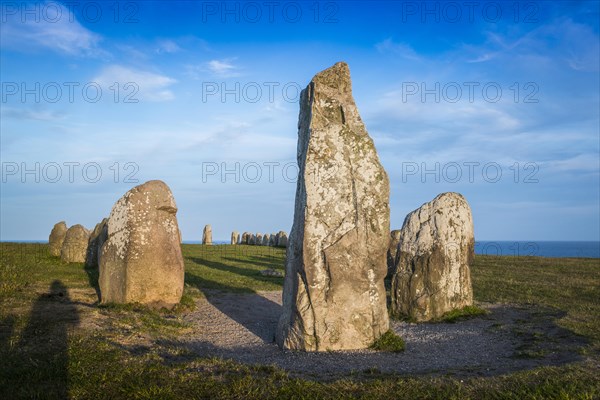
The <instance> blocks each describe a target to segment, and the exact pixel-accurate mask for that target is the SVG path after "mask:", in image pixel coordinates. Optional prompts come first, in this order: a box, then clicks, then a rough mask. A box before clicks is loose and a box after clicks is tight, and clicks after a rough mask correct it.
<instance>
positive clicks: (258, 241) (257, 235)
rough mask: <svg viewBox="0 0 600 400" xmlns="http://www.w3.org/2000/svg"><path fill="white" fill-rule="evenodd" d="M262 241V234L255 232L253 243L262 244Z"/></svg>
mask: <svg viewBox="0 0 600 400" xmlns="http://www.w3.org/2000/svg"><path fill="white" fill-rule="evenodd" d="M262 241H263V235H262V233H257V234H256V240H255V242H254V244H255V245H257V246H262Z"/></svg>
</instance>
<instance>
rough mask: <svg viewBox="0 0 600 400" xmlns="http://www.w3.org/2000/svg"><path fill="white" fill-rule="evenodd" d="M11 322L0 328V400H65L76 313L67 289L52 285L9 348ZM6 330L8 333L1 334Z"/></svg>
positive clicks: (5, 322) (77, 317)
mask: <svg viewBox="0 0 600 400" xmlns="http://www.w3.org/2000/svg"><path fill="white" fill-rule="evenodd" d="M14 323H15V321H14V320H13V321H12V323H11V319H10V317H9V319H8V320H7V321H3V322H2V323H1V324H0V328H1V329H2V332H1V334H0V338H1V339H0V340H1V342H2V343H0V344H1V347H0V359H2V364H1V365H0V382H6V383H8V384H5V385H0V398H2V399H16V398H46V399H67V398H69V390H68V389H69V388H68V383H69V376H68V375H69V373H68V371H69V330H70V329H71V328H72V327H75V326H76V325H78V323H79V312H78V311H77V308H76V305H75V304H74V303H73V302H71V300H70V298H69V294H68V292H67V288H66V287H65V286H64V285H63V283H62V282H60V281H58V280H57V281H54V282H52V284H51V285H50V288H49V290H48V292H47V293H43V294H41V295H40V296H39V297H38V298H37V300H36V301H35V303H34V304H33V308H32V309H31V314H30V315H29V320H28V322H27V326H26V327H25V328H24V329H23V331H22V332H21V335H20V340H19V342H18V343H17V344H16V345H15V346H14V347H12V346H10V345H9V340H10V337H11V336H12V334H13V332H11V331H12V329H13V328H14ZM5 330H10V331H5Z"/></svg>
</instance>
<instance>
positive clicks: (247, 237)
mask: <svg viewBox="0 0 600 400" xmlns="http://www.w3.org/2000/svg"><path fill="white" fill-rule="evenodd" d="M249 240H250V233H248V232H244V233H242V238H241V244H248V241H249Z"/></svg>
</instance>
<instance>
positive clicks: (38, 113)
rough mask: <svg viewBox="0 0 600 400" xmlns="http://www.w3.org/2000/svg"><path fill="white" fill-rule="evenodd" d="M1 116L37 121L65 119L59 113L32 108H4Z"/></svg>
mask: <svg viewBox="0 0 600 400" xmlns="http://www.w3.org/2000/svg"><path fill="white" fill-rule="evenodd" d="M0 114H1V115H2V118H14V119H20V120H35V121H57V120H60V119H63V118H64V114H62V113H59V112H55V111H50V110H44V109H31V108H13V107H3V108H2V112H1V113H0Z"/></svg>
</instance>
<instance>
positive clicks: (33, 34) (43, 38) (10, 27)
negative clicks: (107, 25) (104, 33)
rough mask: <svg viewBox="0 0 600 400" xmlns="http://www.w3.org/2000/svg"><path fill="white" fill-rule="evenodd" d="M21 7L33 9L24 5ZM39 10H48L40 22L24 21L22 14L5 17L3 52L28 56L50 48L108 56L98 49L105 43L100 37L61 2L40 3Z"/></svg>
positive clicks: (0, 41)
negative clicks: (19, 52) (9, 50)
mask: <svg viewBox="0 0 600 400" xmlns="http://www.w3.org/2000/svg"><path fill="white" fill-rule="evenodd" d="M20 6H21V7H25V6H28V7H31V6H32V5H31V4H27V5H26V4H25V3H21V4H20ZM37 6H38V7H41V9H44V10H46V12H45V14H44V16H45V18H38V20H37V21H36V20H35V19H34V18H32V17H31V18H25V21H22V18H21V15H20V14H19V13H18V12H17V13H15V14H9V13H6V14H5V13H3V16H2V17H3V19H5V20H4V21H3V23H2V24H1V27H0V33H1V34H0V38H1V39H0V44H1V47H2V48H10V49H14V50H18V51H25V52H27V51H32V50H35V49H39V48H46V49H50V50H52V51H55V52H57V53H61V54H66V55H75V56H91V57H97V56H102V55H105V54H106V52H105V51H103V50H101V49H100V48H99V47H98V44H99V42H100V41H101V40H102V38H101V37H100V35H98V34H96V33H94V32H92V31H90V30H88V29H86V28H85V27H84V26H82V25H81V24H80V23H79V22H78V21H77V19H76V18H75V16H74V15H73V13H72V12H71V11H70V10H69V9H68V8H66V7H65V6H63V5H62V4H60V3H58V2H44V3H42V4H40V3H37ZM46 14H47V15H46Z"/></svg>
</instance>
